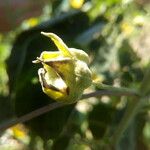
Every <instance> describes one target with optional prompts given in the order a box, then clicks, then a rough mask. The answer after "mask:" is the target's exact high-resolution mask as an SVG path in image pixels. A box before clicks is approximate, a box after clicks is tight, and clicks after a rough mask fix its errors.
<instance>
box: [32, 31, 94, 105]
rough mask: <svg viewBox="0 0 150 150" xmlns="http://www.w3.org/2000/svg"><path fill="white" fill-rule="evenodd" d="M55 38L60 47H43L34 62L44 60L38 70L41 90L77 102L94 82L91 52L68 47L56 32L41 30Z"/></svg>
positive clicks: (59, 99)
mask: <svg viewBox="0 0 150 150" xmlns="http://www.w3.org/2000/svg"><path fill="white" fill-rule="evenodd" d="M41 33H42V34H43V35H45V36H47V37H49V38H51V39H52V41H53V42H54V43H55V45H56V46H57V48H58V50H59V51H56V52H49V51H44V52H42V53H41V55H40V57H37V59H36V60H34V61H33V63H42V65H43V68H40V69H39V70H38V75H39V80H40V83H41V86H42V90H43V92H44V93H45V94H47V95H48V96H49V97H51V98H52V99H54V100H56V101H59V102H63V103H68V104H69V103H74V102H76V101H77V100H78V99H79V98H80V97H81V96H82V94H83V91H84V90H85V89H86V88H87V87H89V86H90V85H91V83H92V78H91V71H90V69H89V67H88V63H89V56H88V55H87V53H85V52H84V51H82V50H79V49H75V48H68V47H67V45H66V44H65V43H64V42H63V41H62V39H61V38H59V37H58V36H57V35H56V34H54V33H45V32H41Z"/></svg>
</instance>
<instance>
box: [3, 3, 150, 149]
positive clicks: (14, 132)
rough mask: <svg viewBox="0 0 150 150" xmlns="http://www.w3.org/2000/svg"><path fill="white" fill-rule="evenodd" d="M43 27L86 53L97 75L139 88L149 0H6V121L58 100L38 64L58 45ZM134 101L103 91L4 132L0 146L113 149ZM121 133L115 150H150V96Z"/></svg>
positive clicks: (148, 40) (149, 27) (145, 61)
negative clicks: (48, 91)
mask: <svg viewBox="0 0 150 150" xmlns="http://www.w3.org/2000/svg"><path fill="white" fill-rule="evenodd" d="M41 31H45V32H53V33H55V34H57V35H59V36H60V37H61V38H62V39H63V40H64V42H65V43H66V44H67V45H68V46H69V47H75V48H78V49H83V50H84V51H86V52H87V53H88V54H89V56H90V68H91V70H92V72H93V74H94V75H93V78H94V79H95V80H97V81H100V82H102V83H105V84H108V85H113V86H118V87H128V88H131V89H139V87H140V85H141V82H142V80H143V77H144V74H145V70H146V68H148V67H149V61H150V34H149V31H150V2H149V0H135V1H133V0H105V1H103V0H62V1H60V0H36V1H34V0H27V1H25V0H12V1H9V0H6V1H2V0H1V1H0V125H1V124H2V123H5V122H7V121H8V120H10V119H13V118H15V117H19V116H22V115H24V114H26V113H28V112H31V111H33V110H35V109H37V108H40V107H42V106H44V105H46V104H49V103H52V102H53V100H52V99H50V98H49V97H47V96H46V95H45V94H44V93H43V92H42V89H41V85H40V83H39V82H38V75H37V70H38V68H40V66H38V65H34V64H32V60H34V59H35V58H36V57H37V56H39V55H40V53H41V52H42V51H44V50H50V51H52V50H57V49H56V47H55V46H54V44H53V43H52V42H51V41H50V40H49V39H47V38H46V37H44V36H42V35H41V34H40V32H41ZM147 82H149V83H150V77H149V81H148V80H147ZM92 90H98V88H97V87H94V86H91V87H90V88H89V89H87V90H86V93H88V92H90V91H92ZM143 90H144V89H143ZM147 93H148V95H150V91H148V92H147ZM128 101H129V99H128V98H127V97H124V96H120V97H115V96H111V97H110V96H109V97H108V96H102V97H95V98H89V99H86V100H82V101H79V102H78V103H76V104H72V105H69V106H65V107H62V108H59V109H56V110H53V111H51V112H49V113H46V114H44V115H42V116H40V117H37V118H35V119H32V120H30V121H28V122H26V123H25V124H18V125H16V126H14V127H12V128H9V129H7V130H5V131H3V132H0V150H93V149H94V150H101V149H103V150H107V149H111V148H110V147H109V146H108V145H109V141H110V140H109V138H110V137H111V135H112V134H113V133H114V132H115V131H116V130H117V126H118V124H119V122H120V120H121V118H122V117H123V114H124V112H125V110H126V108H127V107H128V105H129V104H130V103H129V102H128ZM122 137H123V138H122V139H121V141H120V143H119V144H118V145H117V146H116V147H115V150H150V98H147V99H146V101H145V103H144V104H143V107H142V109H140V111H139V113H138V114H137V115H136V117H134V119H133V121H132V122H131V123H130V125H129V127H128V129H127V130H126V131H125V133H124V134H123V136H122Z"/></svg>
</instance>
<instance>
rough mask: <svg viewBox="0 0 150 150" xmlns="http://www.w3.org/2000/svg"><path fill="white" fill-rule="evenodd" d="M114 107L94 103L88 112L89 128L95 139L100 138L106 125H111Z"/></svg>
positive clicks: (105, 129) (106, 127)
mask: <svg viewBox="0 0 150 150" xmlns="http://www.w3.org/2000/svg"><path fill="white" fill-rule="evenodd" d="M114 113H115V108H113V107H111V106H109V105H106V104H102V103H101V104H98V105H95V106H94V108H93V110H92V111H91V112H90V114H89V128H90V130H91V132H92V134H93V136H94V138H96V139H100V138H102V137H103V136H104V134H105V132H106V131H107V129H108V127H109V126H110V125H111V123H112V120H113V116H114Z"/></svg>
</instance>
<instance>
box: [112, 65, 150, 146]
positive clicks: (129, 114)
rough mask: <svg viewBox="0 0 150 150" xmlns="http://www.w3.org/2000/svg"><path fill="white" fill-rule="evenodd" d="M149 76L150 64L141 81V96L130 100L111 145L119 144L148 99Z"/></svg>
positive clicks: (149, 90) (149, 88)
mask: <svg viewBox="0 0 150 150" xmlns="http://www.w3.org/2000/svg"><path fill="white" fill-rule="evenodd" d="M149 77H150V66H149V68H148V69H147V72H146V73H145V75H144V78H143V81H142V83H141V87H140V88H139V93H141V96H139V97H137V98H135V97H134V99H135V100H132V101H130V102H129V105H128V107H127V109H126V112H125V114H124V117H123V118H122V120H121V122H120V124H119V125H118V127H117V128H116V131H115V133H114V135H113V136H112V138H111V141H110V146H112V147H113V148H114V149H115V147H116V146H117V144H118V143H119V142H120V140H121V138H122V136H123V133H124V131H125V130H126V129H127V128H128V125H129V124H130V122H131V121H132V120H133V118H134V117H135V115H136V114H137V113H138V112H139V110H140V108H141V107H142V106H143V103H144V102H145V100H147V98H148V97H149V96H150V95H148V94H149V93H150V80H149Z"/></svg>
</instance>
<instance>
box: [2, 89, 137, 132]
mask: <svg viewBox="0 0 150 150" xmlns="http://www.w3.org/2000/svg"><path fill="white" fill-rule="evenodd" d="M115 89H116V88H115ZM103 95H108V96H136V95H137V94H136V93H135V92H132V91H120V90H119V91H117V90H115V91H111V90H108V89H107V90H99V91H95V92H91V93H88V94H83V96H82V97H81V99H86V98H90V97H97V96H103ZM65 105H66V104H63V103H58V102H55V103H52V104H49V105H46V106H44V107H42V108H38V109H36V110H34V111H32V112H30V113H28V114H26V115H24V116H21V117H19V118H14V119H13V120H10V121H8V122H6V123H4V124H2V125H1V126H0V131H4V130H5V129H7V128H10V127H12V126H14V125H16V124H18V123H24V122H26V121H29V120H31V119H33V118H35V117H38V116H40V115H42V114H45V113H47V112H49V111H52V110H54V109H57V108H60V107H63V106H65Z"/></svg>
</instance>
